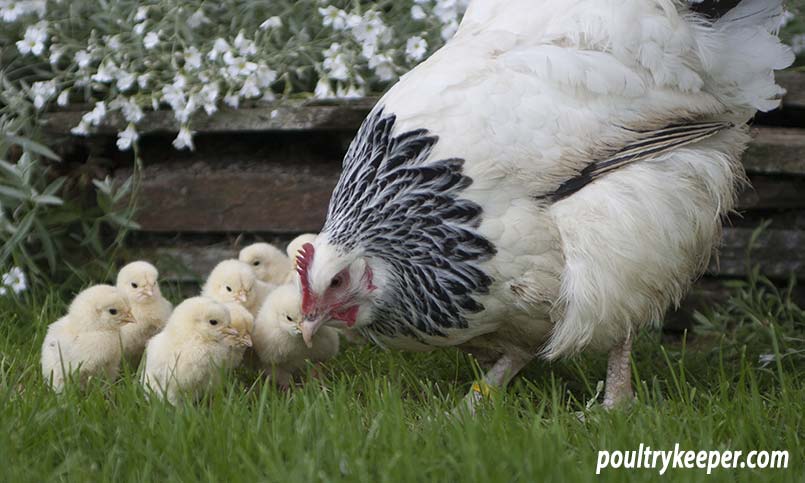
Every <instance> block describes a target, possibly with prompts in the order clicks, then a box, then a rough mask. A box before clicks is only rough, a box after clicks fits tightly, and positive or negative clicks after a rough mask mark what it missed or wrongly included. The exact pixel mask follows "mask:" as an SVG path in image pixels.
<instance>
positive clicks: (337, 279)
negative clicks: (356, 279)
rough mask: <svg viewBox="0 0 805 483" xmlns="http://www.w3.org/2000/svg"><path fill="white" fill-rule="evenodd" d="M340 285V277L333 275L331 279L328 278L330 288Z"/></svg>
mask: <svg viewBox="0 0 805 483" xmlns="http://www.w3.org/2000/svg"><path fill="white" fill-rule="evenodd" d="M340 286H341V277H333V279H332V280H330V288H338V287H340Z"/></svg>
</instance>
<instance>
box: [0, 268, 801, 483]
mask: <svg viewBox="0 0 805 483" xmlns="http://www.w3.org/2000/svg"><path fill="white" fill-rule="evenodd" d="M28 297H29V299H28V300H26V301H23V302H21V303H17V302H13V301H10V300H7V299H6V300H4V301H3V300H0V320H1V321H2V323H0V407H2V410H0V428H2V430H1V431H0V461H2V464H0V481H9V482H11V481H13V482H20V481H49V480H67V481H108V480H114V481H131V480H157V479H158V480H171V481H195V480H202V481H249V482H252V481H283V482H284V481H303V482H312V481H350V482H353V481H367V482H384V481H395V482H396V481H462V482H464V481H467V482H469V481H566V480H567V481H592V480H598V477H596V475H595V464H596V458H597V451H598V450H599V449H608V450H618V449H620V450H625V449H637V447H638V446H639V444H640V443H643V444H646V445H650V446H651V447H652V448H655V449H672V448H673V446H674V444H675V443H680V445H681V446H682V447H683V448H685V449H693V450H702V449H704V450H711V449H733V450H743V451H749V450H753V449H766V450H788V451H789V452H790V459H789V468H788V469H785V470H749V469H743V470H741V469H735V470H725V469H717V470H715V471H714V473H713V474H712V475H710V476H708V475H706V474H705V471H704V470H699V469H691V470H671V471H670V472H669V473H668V474H666V475H665V476H664V478H666V479H669V481H676V480H685V481H747V482H748V481H751V482H756V481H802V480H803V478H805V466H803V453H804V451H803V441H802V439H803V436H804V435H805V431H804V428H803V409H804V408H803V401H805V384H804V381H803V378H802V374H803V368H805V358H803V357H802V353H801V352H798V351H801V350H802V348H803V347H805V344H803V335H804V334H805V315H803V312H802V311H801V310H800V309H798V308H797V307H796V306H795V305H794V304H793V303H791V302H790V301H789V300H788V295H787V292H786V291H780V290H777V289H775V288H774V287H773V286H771V285H769V284H766V283H765V282H764V281H763V280H760V279H757V280H753V281H752V282H751V283H746V284H742V285H741V286H739V287H736V288H735V295H734V297H733V298H732V299H731V300H730V301H729V303H727V304H726V305H724V306H722V307H717V308H714V309H713V310H712V311H711V313H708V314H704V315H701V316H700V317H699V319H700V322H701V323H702V326H701V327H700V328H699V329H698V335H697V336H696V337H695V338H693V339H691V340H690V341H689V342H687V343H684V342H682V341H672V342H662V341H661V337H660V335H659V333H656V332H647V333H644V334H642V335H641V336H640V338H639V340H638V343H637V347H636V352H635V354H634V366H633V367H634V372H635V375H636V376H637V378H638V380H640V383H639V384H638V385H637V390H638V401H637V403H636V404H635V405H634V406H633V407H631V408H630V409H627V410H624V411H617V412H605V411H603V410H602V409H601V408H600V407H599V406H593V407H592V408H591V409H586V406H587V402H588V401H590V400H591V399H592V398H594V397H595V393H596V386H597V383H598V381H599V380H601V379H603V376H604V371H605V359H604V358H603V357H602V356H595V355H592V356H585V357H583V358H580V359H578V360H573V361H567V362H563V363H558V364H552V365H547V364H542V363H534V364H532V365H531V366H529V368H528V369H527V370H526V371H525V373H524V374H523V376H522V377H519V378H517V379H516V380H515V382H514V384H513V385H512V386H511V387H510V388H509V389H508V390H506V391H502V392H499V393H497V394H496V395H495V397H494V398H493V400H492V401H491V402H490V403H489V404H488V405H487V406H486V407H484V409H483V410H482V411H481V412H480V413H479V414H478V415H477V416H475V417H470V416H467V415H460V416H448V415H446V413H448V412H449V411H450V410H451V409H452V408H453V407H454V406H455V405H456V404H457V403H458V402H459V401H460V399H461V397H462V396H463V395H464V393H465V392H466V391H467V390H468V389H469V387H470V385H471V384H472V381H473V379H474V370H473V364H472V362H471V361H470V359H468V357H466V356H464V355H463V354H461V353H459V352H457V351H439V352H433V353H428V354H404V353H398V352H383V351H380V350H377V349H374V348H371V347H367V346H352V347H349V348H348V349H347V350H345V351H344V352H343V354H342V355H340V356H339V357H338V359H337V360H336V361H334V362H333V363H332V364H330V365H329V366H328V370H327V371H326V373H325V374H324V377H322V378H321V379H320V380H311V381H310V382H309V383H308V384H307V385H305V386H304V387H302V388H298V389H296V390H293V391H292V392H290V393H282V392H280V391H277V390H276V389H274V388H273V387H272V386H271V385H270V384H267V383H266V382H265V381H264V380H262V379H260V378H259V377H257V376H256V374H254V373H253V372H249V371H244V372H241V373H239V374H238V375H237V376H235V377H232V378H231V379H230V382H229V383H228V384H226V385H225V386H224V387H223V388H221V389H220V390H217V391H215V392H213V393H212V394H210V395H209V397H207V398H206V399H205V400H203V401H201V402H200V403H197V404H194V405H192V404H188V405H185V406H182V407H178V408H173V407H170V406H168V405H165V404H163V403H157V402H148V401H145V399H144V398H143V395H142V393H141V391H140V388H139V386H138V385H137V383H136V377H135V376H134V374H133V373H132V372H131V371H127V373H126V374H124V376H123V377H122V378H121V380H119V381H117V382H115V383H113V384H107V385H102V384H97V385H95V386H92V387H91V388H89V390H88V391H87V392H86V393H84V394H81V393H79V392H78V391H75V390H71V391H68V392H67V393H66V394H63V395H61V396H58V397H57V396H56V395H54V394H52V393H50V392H49V391H48V390H46V389H45V388H44V386H43V384H42V381H41V376H40V373H39V364H38V355H39V347H40V344H41V341H42V338H43V336H44V329H45V327H46V325H47V323H48V322H50V321H52V320H54V319H55V318H56V317H57V315H58V314H60V312H61V311H62V310H63V309H64V305H65V302H64V300H63V299H62V297H61V296H59V294H57V293H55V292H54V293H49V294H29V295H28ZM761 353H776V354H777V355H778V356H780V357H779V358H778V361H779V362H772V363H771V364H769V365H768V366H767V367H761V364H760V363H759V361H758V356H759V354H761ZM579 411H584V412H585V417H584V421H583V422H582V421H581V420H580V419H579V417H578V414H577V413H578V412H579ZM601 478H602V479H604V480H609V481H644V480H654V479H658V478H660V477H659V476H658V474H657V471H656V470H635V471H626V470H623V469H620V470H613V469H608V470H604V472H603V474H602V476H601Z"/></svg>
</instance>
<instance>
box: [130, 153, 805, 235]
mask: <svg viewBox="0 0 805 483" xmlns="http://www.w3.org/2000/svg"><path fill="white" fill-rule="evenodd" d="M340 170H341V167H340V165H339V163H338V162H336V161H335V160H333V161H323V160H319V161H316V160H313V159H305V160H300V161H299V162H294V163H290V162H287V161H284V160H283V159H282V158H279V157H276V156H272V157H270V158H269V159H267V160H249V159H248V158H247V159H246V160H244V159H239V160H225V159H218V158H217V157H216V158H210V159H209V160H205V159H192V158H191V159H183V160H177V159H174V160H171V161H165V162H162V163H153V164H150V165H147V166H146V167H145V168H144V170H143V173H142V175H143V178H142V182H141V185H140V197H139V206H140V210H139V212H138V215H137V222H138V223H139V224H140V225H141V226H142V229H143V231H146V232H156V233H226V232H230V233H232V232H234V233H243V232H269V233H293V232H300V231H316V230H318V229H320V228H321V226H322V224H323V223H324V218H325V214H326V212H327V206H328V204H329V200H330V195H331V193H332V190H333V188H334V187H335V184H336V182H337V180H338V176H339V174H340ZM129 174H130V170H129V169H122V170H119V171H118V172H117V173H116V176H117V177H118V178H119V179H125V178H126V177H128V175H129ZM751 182H752V184H753V187H752V188H751V189H747V190H744V191H743V193H742V194H741V196H740V198H739V203H738V207H739V210H741V211H747V210H782V209H785V210H805V195H803V193H805V177H790V176H789V177H779V176H759V175H752V176H751Z"/></svg>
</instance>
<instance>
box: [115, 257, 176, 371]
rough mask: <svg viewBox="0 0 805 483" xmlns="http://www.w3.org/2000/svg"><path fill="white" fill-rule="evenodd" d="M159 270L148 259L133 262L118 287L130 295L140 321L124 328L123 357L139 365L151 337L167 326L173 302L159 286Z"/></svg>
mask: <svg viewBox="0 0 805 483" xmlns="http://www.w3.org/2000/svg"><path fill="white" fill-rule="evenodd" d="M158 278H159V272H157V269H156V268H155V267H154V266H153V265H151V264H150V263H148V262H142V261H139V262H132V263H129V264H128V265H126V266H125V267H123V268H122V269H120V272H118V274H117V288H118V290H120V291H121V292H123V293H124V294H125V295H126V297H127V298H128V299H129V304H130V305H131V310H132V313H133V314H134V319H135V320H136V322H135V323H134V324H129V325H126V326H124V327H123V328H122V329H121V330H120V340H121V342H122V346H123V357H124V358H125V359H126V360H128V361H129V362H130V363H131V364H133V365H135V366H136V365H137V364H138V363H139V361H140V357H142V355H143V351H144V350H145V344H146V343H147V342H148V339H150V338H151V337H153V336H154V335H156V333H157V332H159V331H160V330H162V328H163V327H165V323H166V322H167V321H168V317H170V315H171V312H172V311H173V305H171V303H170V302H168V301H167V300H165V298H164V297H162V292H161V291H160V290H159V281H158Z"/></svg>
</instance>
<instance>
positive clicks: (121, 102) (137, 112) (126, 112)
mask: <svg viewBox="0 0 805 483" xmlns="http://www.w3.org/2000/svg"><path fill="white" fill-rule="evenodd" d="M109 109H115V110H120V111H121V112H122V113H123V117H124V118H125V119H126V121H128V122H131V123H134V124H137V123H138V122H140V121H141V120H142V119H143V117H144V116H145V114H144V113H143V110H142V108H141V107H140V106H139V105H138V104H137V102H136V101H135V100H134V98H133V97H130V98H128V99H126V98H125V97H118V98H116V99H115V100H113V101H112V102H110V103H109Z"/></svg>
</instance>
